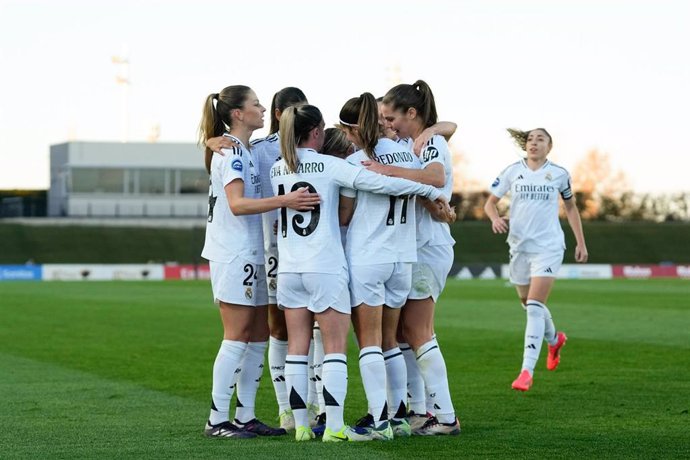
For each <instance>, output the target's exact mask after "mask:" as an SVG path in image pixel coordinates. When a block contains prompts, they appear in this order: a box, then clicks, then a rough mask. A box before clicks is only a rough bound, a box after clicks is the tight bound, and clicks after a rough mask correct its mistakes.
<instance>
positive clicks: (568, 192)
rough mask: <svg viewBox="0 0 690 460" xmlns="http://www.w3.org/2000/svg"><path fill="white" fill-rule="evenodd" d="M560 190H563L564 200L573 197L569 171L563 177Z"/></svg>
mask: <svg viewBox="0 0 690 460" xmlns="http://www.w3.org/2000/svg"><path fill="white" fill-rule="evenodd" d="M558 191H559V192H561V197H562V198H563V199H564V200H569V199H571V198H572V197H573V189H572V188H571V186H570V174H568V172H566V173H565V174H563V177H561V183H560V186H559V188H558Z"/></svg>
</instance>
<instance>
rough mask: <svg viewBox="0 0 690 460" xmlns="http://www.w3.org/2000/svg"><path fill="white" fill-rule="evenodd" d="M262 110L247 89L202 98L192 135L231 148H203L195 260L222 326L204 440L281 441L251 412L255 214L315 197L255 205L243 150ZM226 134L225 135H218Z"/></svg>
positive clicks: (256, 328)
mask: <svg viewBox="0 0 690 460" xmlns="http://www.w3.org/2000/svg"><path fill="white" fill-rule="evenodd" d="M265 111H266V109H265V108H264V107H263V106H262V105H261V104H260V103H259V100H258V98H257V97H256V94H255V93H254V91H252V89H251V88H249V87H247V86H241V85H237V86H228V87H227V88H224V89H223V90H222V91H221V92H220V93H215V94H210V95H209V96H208V97H207V98H206V102H205V104H204V110H203V116H202V119H201V124H200V127H199V131H200V136H199V137H200V145H205V142H206V140H207V139H209V138H210V137H213V136H219V135H221V134H224V133H225V134H224V135H225V136H227V137H229V138H230V140H231V141H232V142H234V143H235V144H236V147H232V148H230V149H228V150H225V152H224V155H214V154H213V152H212V151H211V150H210V149H209V148H206V155H205V163H206V169H207V171H209V173H210V175H211V184H210V187H209V212H208V223H207V226H206V240H205V243H204V249H203V252H202V256H203V257H204V258H206V259H208V260H209V262H210V266H211V286H212V289H213V296H214V299H215V302H216V303H217V304H218V306H219V310H220V316H221V320H222V323H223V339H224V340H223V342H222V344H221V347H220V350H219V352H218V356H217V357H216V361H215V364H214V366H213V389H212V392H211V396H212V400H211V414H210V417H209V420H208V423H207V424H206V428H205V430H204V431H205V434H206V435H207V436H219V437H252V436H255V435H256V434H259V435H280V434H285V430H283V429H274V428H270V427H268V426H266V425H264V424H263V423H261V422H260V421H258V420H257V419H256V416H255V414H254V404H255V399H256V391H257V389H258V381H259V379H260V378H261V373H262V370H263V360H264V351H265V349H266V341H267V339H268V325H267V318H266V317H267V308H266V304H267V302H268V293H267V290H266V272H265V269H264V256H263V232H262V229H261V217H260V216H259V214H260V213H262V212H266V211H270V210H273V209H277V208H279V207H284V206H287V207H290V208H293V209H299V210H308V209H312V208H313V207H314V206H318V203H319V198H318V195H315V194H311V193H309V192H308V190H307V189H306V188H299V189H295V191H293V192H292V193H289V194H285V195H284V196H277V197H272V198H261V178H260V176H259V174H258V168H257V164H256V160H255V159H254V158H253V156H252V153H251V152H250V151H249V150H248V149H247V148H246V146H247V145H248V143H249V138H250V137H251V134H252V132H254V130H256V129H259V128H261V127H263V125H264V120H263V115H264V112H265ZM226 126H227V127H228V129H229V132H227V133H226V132H225V131H226ZM237 368H241V369H242V371H241V372H240V375H239V377H238V378H239V382H238V398H237V399H238V401H237V406H238V407H237V412H236V416H235V423H234V424H233V423H230V420H229V407H230V399H231V398H232V393H233V390H234V386H235V370H236V369H237Z"/></svg>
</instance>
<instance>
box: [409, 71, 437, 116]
mask: <svg viewBox="0 0 690 460" xmlns="http://www.w3.org/2000/svg"><path fill="white" fill-rule="evenodd" d="M413 86H414V87H415V88H416V89H417V91H419V94H420V95H421V97H422V110H421V112H422V119H423V121H424V126H425V127H427V128H428V127H429V126H433V125H435V124H436V122H437V121H438V114H437V113H436V102H435V101H434V93H432V92H431V88H430V87H429V85H427V84H426V82H425V81H424V80H417V81H416V82H414V85H413Z"/></svg>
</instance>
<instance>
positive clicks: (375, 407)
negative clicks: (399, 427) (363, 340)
mask: <svg viewBox="0 0 690 460" xmlns="http://www.w3.org/2000/svg"><path fill="white" fill-rule="evenodd" d="M359 373H360V375H361V376H362V384H363V385H364V394H365V395H366V397H367V402H368V404H369V413H370V414H371V415H373V416H374V423H375V424H376V426H378V425H379V422H385V421H387V420H388V404H386V401H387V398H386V364H385V363H384V361H383V352H382V351H381V347H364V348H362V349H361V350H360V351H359Z"/></svg>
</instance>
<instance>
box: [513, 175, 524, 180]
mask: <svg viewBox="0 0 690 460" xmlns="http://www.w3.org/2000/svg"><path fill="white" fill-rule="evenodd" d="M522 179H524V177H522V174H520V175H519V176H517V179H515V180H522Z"/></svg>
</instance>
